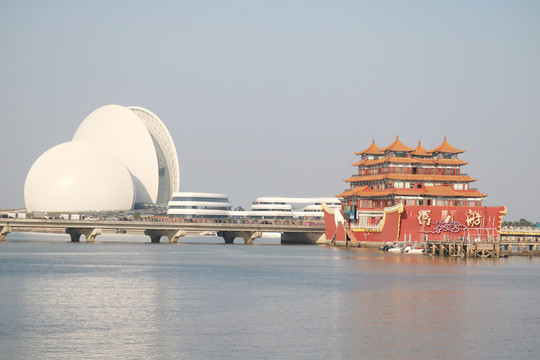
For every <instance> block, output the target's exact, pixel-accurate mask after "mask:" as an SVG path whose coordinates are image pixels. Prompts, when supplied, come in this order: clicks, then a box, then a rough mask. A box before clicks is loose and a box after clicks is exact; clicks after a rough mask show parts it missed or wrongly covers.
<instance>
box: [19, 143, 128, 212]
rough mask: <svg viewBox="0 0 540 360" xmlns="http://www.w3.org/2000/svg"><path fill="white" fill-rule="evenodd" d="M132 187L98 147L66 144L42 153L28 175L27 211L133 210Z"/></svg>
mask: <svg viewBox="0 0 540 360" xmlns="http://www.w3.org/2000/svg"><path fill="white" fill-rule="evenodd" d="M133 193H134V186H133V181H132V179H131V175H130V173H129V171H128V169H127V168H126V166H124V165H123V163H122V161H121V160H120V159H119V158H117V157H116V156H114V155H113V154H111V153H110V152H109V151H107V149H106V148H104V147H103V146H100V145H99V144H95V143H89V142H82V141H77V142H67V143H63V144H60V145H57V146H55V147H53V148H52V149H50V150H48V151H46V152H45V153H43V154H42V155H41V156H40V157H39V158H38V159H37V160H36V162H35V163H34V164H33V165H32V168H31V169H30V171H29V172H28V175H27V177H26V182H25V185H24V200H25V202H26V208H27V210H28V211H68V212H80V211H98V210H99V211H107V210H125V209H130V208H131V207H132V206H133V195H134V194H133Z"/></svg>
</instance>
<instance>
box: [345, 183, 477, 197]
mask: <svg viewBox="0 0 540 360" xmlns="http://www.w3.org/2000/svg"><path fill="white" fill-rule="evenodd" d="M389 195H401V196H427V197H465V198H484V197H486V196H487V194H482V193H481V192H479V191H478V190H454V189H453V188H452V187H451V186H425V187H424V188H421V189H384V190H371V189H370V188H369V187H367V186H357V187H355V188H354V189H352V190H347V191H344V192H343V193H341V194H338V195H336V197H339V198H350V197H368V198H378V197H387V196H389Z"/></svg>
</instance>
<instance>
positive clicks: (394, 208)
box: [352, 204, 404, 238]
mask: <svg viewBox="0 0 540 360" xmlns="http://www.w3.org/2000/svg"><path fill="white" fill-rule="evenodd" d="M403 210H404V209H403V204H397V205H394V206H392V207H389V208H385V209H384V213H383V219H382V224H381V226H380V227H379V228H377V229H365V228H357V229H352V231H353V232H382V231H383V229H384V224H385V223H386V214H393V213H395V212H398V213H400V214H401V213H403ZM400 227H401V221H400V222H399V224H398V238H399V231H400Z"/></svg>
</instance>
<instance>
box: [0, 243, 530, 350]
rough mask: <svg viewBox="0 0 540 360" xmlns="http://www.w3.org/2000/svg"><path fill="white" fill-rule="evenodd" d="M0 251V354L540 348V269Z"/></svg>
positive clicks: (200, 252) (253, 253)
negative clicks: (539, 310) (539, 340)
mask: <svg viewBox="0 0 540 360" xmlns="http://www.w3.org/2000/svg"><path fill="white" fill-rule="evenodd" d="M0 247H1V249H0V285H1V286H0V303H1V304H2V307H1V308H0V319H1V321H2V323H1V325H2V326H0V330H1V332H0V347H1V348H2V349H3V353H4V356H6V358H27V359H33V358H40V359H42V358H50V359H53V358H54V359H68V358H88V359H97V358H100V359H101V358H150V359H152V358H154V359H158V358H159V359H162V358H183V359H201V358H206V359H211V358H258V359H261V358H268V359H270V358H294V359H302V358H304V359H313V358H346V359H351V358H405V359H406V358H481V357H490V358H497V357H501V358H502V357H508V356H510V355H512V356H517V357H527V356H526V355H527V354H531V353H533V352H535V351H538V350H539V349H540V347H539V346H538V345H537V338H538V335H540V327H539V325H538V320H540V315H539V312H538V310H537V304H536V299H537V298H538V296H539V295H540V290H539V289H540V277H538V275H537V274H538V270H540V261H539V260H540V259H532V260H531V259H525V258H510V259H501V260H487V261H485V260H484V259H482V260H472V261H471V260H463V259H447V258H434V257H433V258H432V257H424V256H412V255H411V256H403V255H392V254H386V253H380V252H378V251H376V250H366V249H340V248H328V247H318V246H264V245H263V246H226V245H193V244H192V245H166V244H164V245H163V246H155V245H150V244H64V243H4V244H0ZM518 333H519V336H517V337H515V336H509V335H513V334H518ZM519 355H523V356H519Z"/></svg>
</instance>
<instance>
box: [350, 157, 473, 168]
mask: <svg viewBox="0 0 540 360" xmlns="http://www.w3.org/2000/svg"><path fill="white" fill-rule="evenodd" d="M383 163H401V164H424V165H458V166H461V165H467V164H468V162H466V161H463V160H460V159H439V158H436V159H433V158H424V159H422V158H399V157H384V158H380V159H375V160H369V159H365V160H360V161H358V162H355V163H353V164H352V166H360V165H365V166H371V165H377V164H383Z"/></svg>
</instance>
